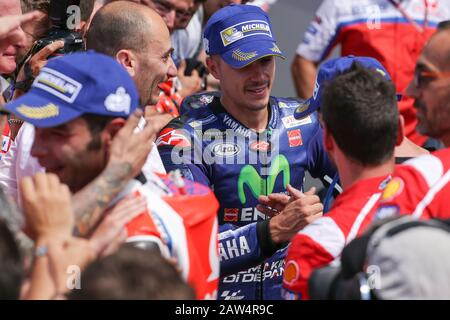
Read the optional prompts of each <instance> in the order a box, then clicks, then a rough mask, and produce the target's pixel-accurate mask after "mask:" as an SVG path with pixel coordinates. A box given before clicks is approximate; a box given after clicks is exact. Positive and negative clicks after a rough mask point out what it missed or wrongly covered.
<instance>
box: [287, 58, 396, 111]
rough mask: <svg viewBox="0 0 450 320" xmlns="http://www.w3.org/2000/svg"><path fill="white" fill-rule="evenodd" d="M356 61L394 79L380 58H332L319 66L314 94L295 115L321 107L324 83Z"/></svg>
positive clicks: (343, 71)
mask: <svg viewBox="0 0 450 320" xmlns="http://www.w3.org/2000/svg"><path fill="white" fill-rule="evenodd" d="M354 63H358V64H359V65H360V66H362V67H364V68H367V69H371V70H375V71H376V72H378V73H380V74H381V75H382V76H384V77H385V78H386V79H388V80H389V81H392V78H391V76H390V75H389V73H388V72H387V70H386V69H385V68H384V67H383V65H382V64H381V63H380V62H379V61H378V60H376V59H374V58H370V57H355V56H346V57H340V58H335V59H330V60H328V61H326V62H324V63H323V64H322V65H321V66H320V68H319V72H318V74H317V78H316V83H315V85H314V93H313V96H312V97H311V98H309V99H307V100H306V101H305V102H304V103H303V104H301V105H300V106H299V107H298V108H297V109H296V110H295V113H294V117H295V118H296V119H301V118H304V117H306V116H308V115H309V114H311V113H313V112H314V111H316V110H317V109H319V108H320V105H321V103H322V93H323V87H324V85H325V84H326V83H327V82H329V81H331V80H333V79H334V78H336V77H337V76H339V75H341V74H343V73H345V72H346V71H348V70H349V69H351V67H352V66H353V64H354ZM397 98H399V96H397Z"/></svg>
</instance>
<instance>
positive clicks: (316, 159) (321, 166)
mask: <svg viewBox="0 0 450 320" xmlns="http://www.w3.org/2000/svg"><path fill="white" fill-rule="evenodd" d="M306 154H307V157H308V161H307V163H308V171H309V173H310V174H311V176H313V177H314V178H319V179H323V177H324V176H326V175H327V176H329V177H331V178H333V177H334V175H335V174H336V173H337V170H336V168H335V166H334V165H333V164H332V162H331V160H330V158H329V157H328V155H327V153H326V152H325V148H324V146H323V130H322V128H321V126H320V125H319V124H318V125H317V130H316V132H315V133H314V134H313V135H312V136H311V139H310V140H309V143H308V151H307V153H306Z"/></svg>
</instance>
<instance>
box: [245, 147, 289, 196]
mask: <svg viewBox="0 0 450 320" xmlns="http://www.w3.org/2000/svg"><path fill="white" fill-rule="evenodd" d="M280 173H281V174H283V186H284V188H286V187H287V185H288V184H289V183H290V181H291V172H290V169H289V162H288V161H287V159H286V157H285V156H284V155H278V156H277V157H276V158H275V159H274V161H272V164H271V165H270V168H269V175H268V177H267V178H261V176H260V175H259V174H258V172H257V171H256V169H255V168H254V167H253V166H251V165H246V166H245V167H243V168H242V170H241V173H240V174H239V179H238V194H239V200H240V201H241V203H242V204H245V203H246V202H247V199H246V197H245V192H244V186H245V185H246V186H247V187H249V189H250V190H251V192H252V194H253V196H254V197H255V198H258V197H259V196H260V195H263V194H271V193H272V192H273V188H274V187H275V181H276V180H277V177H278V175H279V174H280Z"/></svg>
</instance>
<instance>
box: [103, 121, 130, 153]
mask: <svg viewBox="0 0 450 320" xmlns="http://www.w3.org/2000/svg"><path fill="white" fill-rule="evenodd" d="M125 122H126V120H125V119H122V118H115V119H113V120H112V121H111V122H109V123H108V124H107V125H106V127H105V129H104V130H103V134H104V139H105V140H104V141H105V145H106V146H107V148H108V149H109V147H110V146H111V143H112V141H113V139H114V137H115V136H116V134H117V132H119V130H120V129H122V128H123V126H125Z"/></svg>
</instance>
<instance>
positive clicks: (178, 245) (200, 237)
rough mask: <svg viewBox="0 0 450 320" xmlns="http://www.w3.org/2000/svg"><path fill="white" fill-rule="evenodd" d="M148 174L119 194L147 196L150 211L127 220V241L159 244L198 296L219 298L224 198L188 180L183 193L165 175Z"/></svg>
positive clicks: (147, 209) (162, 251) (132, 182)
mask: <svg viewBox="0 0 450 320" xmlns="http://www.w3.org/2000/svg"><path fill="white" fill-rule="evenodd" d="M146 178H147V182H146V183H145V184H142V183H141V182H139V181H137V180H133V181H131V182H130V183H129V184H128V186H127V188H125V190H124V191H123V192H122V193H121V194H120V195H119V196H118V199H121V198H122V197H124V196H126V195H133V196H144V197H145V198H146V199H147V208H146V210H145V211H143V212H142V213H141V214H140V215H139V216H137V217H136V218H135V219H133V220H132V221H131V222H129V223H128V225H127V231H128V238H127V242H144V243H146V242H150V243H153V244H156V245H157V246H158V247H159V249H160V251H161V253H162V254H163V256H165V257H166V258H175V259H176V261H177V264H178V266H179V267H180V269H181V271H182V277H183V279H184V280H185V281H187V282H188V283H189V284H190V285H191V286H192V287H193V288H194V290H195V292H196V297H197V299H209V300H213V299H216V298H217V288H218V285H219V268H220V267H219V244H218V243H219V242H218V224H217V210H218V209H219V203H218V201H217V199H216V197H215V195H214V193H213V192H212V191H211V190H210V189H209V188H207V187H206V186H203V185H200V184H198V183H194V182H190V181H187V180H185V184H186V186H185V187H184V188H183V192H181V193H180V190H179V189H178V188H177V187H176V186H174V184H173V183H172V182H171V180H170V179H169V178H168V177H167V176H165V175H158V176H156V175H153V176H151V177H149V176H146ZM161 190H164V191H163V192H161ZM119 201H120V200H119ZM205 203H207V204H208V205H207V206H205Z"/></svg>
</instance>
